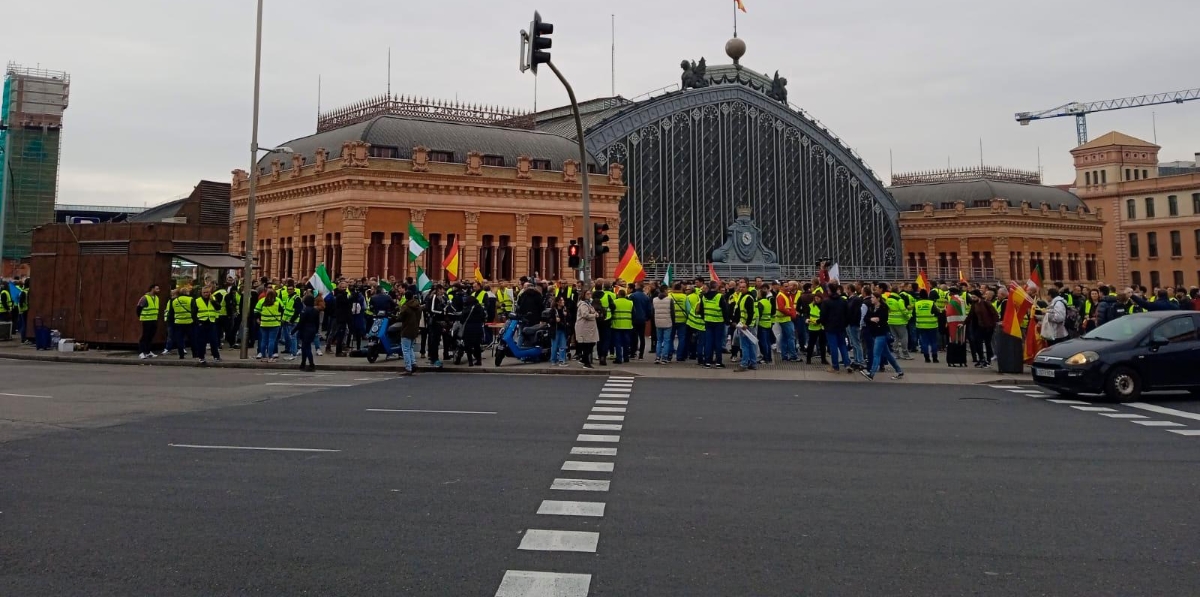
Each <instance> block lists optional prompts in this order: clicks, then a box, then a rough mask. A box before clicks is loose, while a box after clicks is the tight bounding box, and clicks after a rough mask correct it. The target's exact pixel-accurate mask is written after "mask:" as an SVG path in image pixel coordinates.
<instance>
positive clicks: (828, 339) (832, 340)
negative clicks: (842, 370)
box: [820, 284, 852, 373]
mask: <svg viewBox="0 0 1200 597" xmlns="http://www.w3.org/2000/svg"><path fill="white" fill-rule="evenodd" d="M820 322H821V325H822V326H823V327H824V328H825V343H826V345H828V346H829V353H830V355H829V356H830V358H831V359H832V366H831V367H830V369H829V371H830V372H832V373H837V372H838V371H839V362H838V356H839V355H840V356H841V364H842V365H845V366H846V373H850V372H851V371H852V369H851V367H850V350H849V348H848V347H847V346H846V326H847V325H848V324H849V323H850V303H849V302H848V301H847V300H846V297H845V295H843V294H842V285H841V284H831V285H830V286H829V297H828V298H827V299H825V301H824V302H822V303H821V317H820Z"/></svg>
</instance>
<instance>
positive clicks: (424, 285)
mask: <svg viewBox="0 0 1200 597" xmlns="http://www.w3.org/2000/svg"><path fill="white" fill-rule="evenodd" d="M430 288H433V280H430V279H429V276H426V275H425V270H423V269H421V266H419V265H418V266H417V290H418V291H420V292H425V291H427V290H429V289H430Z"/></svg>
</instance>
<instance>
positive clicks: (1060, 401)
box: [1046, 398, 1091, 406]
mask: <svg viewBox="0 0 1200 597" xmlns="http://www.w3.org/2000/svg"><path fill="white" fill-rule="evenodd" d="M1046 402H1053V403H1055V404H1082V405H1084V406H1087V405H1089V404H1091V402H1084V401H1082V400H1060V399H1056V398H1050V399H1048V400H1046Z"/></svg>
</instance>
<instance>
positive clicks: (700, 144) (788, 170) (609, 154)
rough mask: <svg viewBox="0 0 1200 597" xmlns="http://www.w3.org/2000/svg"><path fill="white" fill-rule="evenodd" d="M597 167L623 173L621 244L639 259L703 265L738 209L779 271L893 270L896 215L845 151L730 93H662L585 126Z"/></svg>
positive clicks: (796, 120)
mask: <svg viewBox="0 0 1200 597" xmlns="http://www.w3.org/2000/svg"><path fill="white" fill-rule="evenodd" d="M587 145H588V149H589V151H590V152H591V153H592V155H594V156H596V160H597V161H598V162H599V163H600V165H601V166H605V165H607V164H608V163H613V162H616V163H620V164H622V165H623V166H624V167H625V182H626V184H627V186H628V192H627V194H626V196H625V200H623V201H622V202H621V226H620V235H621V238H620V241H621V245H622V246H625V245H626V244H627V243H630V242H632V243H634V244H635V246H637V248H638V252H639V255H640V256H641V257H642V259H643V260H653V261H659V262H662V261H670V262H676V263H703V262H705V261H708V260H710V254H711V252H712V250H713V249H714V248H716V247H718V246H720V245H721V243H722V242H724V239H725V236H726V227H727V226H728V225H729V224H730V223H731V222H733V220H734V219H735V218H736V209H737V207H738V206H739V205H748V206H750V207H751V209H752V210H753V214H754V216H753V217H754V219H755V220H756V222H757V224H758V226H759V227H760V228H761V229H762V232H763V242H764V243H765V245H766V246H767V247H769V248H772V249H774V250H775V251H776V252H777V253H778V256H779V261H780V263H781V264H784V265H797V266H798V265H806V264H812V263H815V262H816V261H817V260H818V259H825V258H828V259H832V260H834V261H836V262H840V263H842V264H851V265H855V266H862V267H886V266H894V265H896V264H897V263H898V257H897V256H898V254H899V250H900V230H899V217H900V210H899V208H898V207H897V205H896V203H895V201H894V200H893V199H892V198H891V196H890V195H889V194H888V193H887V191H886V190H885V189H884V188H883V185H882V183H880V182H879V181H878V180H876V179H875V177H874V175H873V174H872V173H871V172H870V170H869V169H868V168H867V167H866V166H865V165H864V164H863V163H862V162H861V161H860V160H859V159H858V158H856V157H855V156H854V155H852V154H851V152H850V149H849V148H847V147H845V146H844V145H842V144H841V143H840V142H838V141H836V140H835V139H834V138H833V137H832V136H831V135H829V134H828V133H826V132H825V130H824V129H823V128H821V127H819V126H818V125H816V124H815V123H814V122H812V121H810V120H808V119H807V118H805V117H803V116H801V115H800V114H798V113H796V112H794V111H792V110H790V109H788V108H787V107H786V106H783V105H781V104H780V103H778V102H776V101H774V100H771V99H770V98H768V97H766V96H764V95H762V94H761V93H758V92H755V91H753V90H749V89H747V88H745V87H743V86H741V85H716V86H711V87H707V88H703V89H697V90H689V91H685V92H680V93H672V94H668V95H665V96H661V97H659V98H655V99H652V100H649V101H647V102H645V103H643V104H641V105H638V106H636V107H633V108H632V109H630V110H626V111H624V112H621V113H620V114H618V115H616V116H614V117H612V118H610V119H609V120H607V121H605V122H602V123H600V124H598V125H596V126H595V127H594V128H593V129H592V130H591V131H589V132H588V134H587Z"/></svg>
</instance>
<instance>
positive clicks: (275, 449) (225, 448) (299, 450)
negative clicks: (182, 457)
mask: <svg viewBox="0 0 1200 597" xmlns="http://www.w3.org/2000/svg"><path fill="white" fill-rule="evenodd" d="M167 445H168V446H170V447H172V448H197V449H200V450H265V451H267V452H341V450H323V449H320V448H259V447H254V446H200V445H196V444H167Z"/></svg>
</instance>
